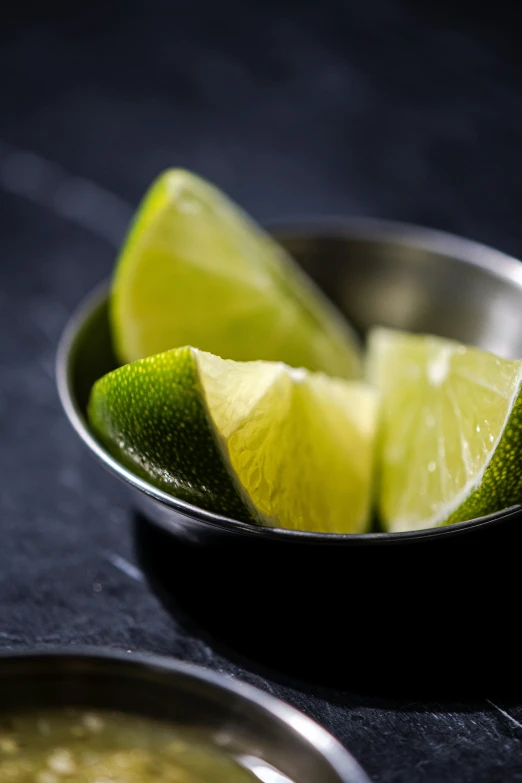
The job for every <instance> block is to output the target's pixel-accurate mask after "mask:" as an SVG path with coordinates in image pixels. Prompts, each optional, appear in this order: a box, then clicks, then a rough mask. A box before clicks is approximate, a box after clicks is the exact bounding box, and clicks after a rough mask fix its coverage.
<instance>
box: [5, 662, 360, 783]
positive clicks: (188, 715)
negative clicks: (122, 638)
mask: <svg viewBox="0 0 522 783" xmlns="http://www.w3.org/2000/svg"><path fill="white" fill-rule="evenodd" d="M0 702H1V704H0V713H1V712H9V711H13V710H23V709H45V708H52V707H66V706H69V707H80V708H82V707H84V708H90V709H109V710H118V711H124V712H131V713H134V714H139V715H146V716H150V717H152V718H156V719H160V720H164V721H169V722H172V723H176V724H181V725H184V726H190V727H193V728H197V729H198V730H200V731H201V732H202V734H203V736H205V735H206V736H208V738H209V741H213V737H214V736H216V734H219V735H220V736H221V737H223V736H226V737H227V744H226V749H227V751H228V752H230V753H231V754H232V755H234V756H237V757H241V758H247V759H250V760H252V759H257V760H259V762H260V763H259V765H258V766H259V767H260V768H261V769H262V767H263V764H262V762H265V763H266V764H267V765H270V766H271V767H273V768H274V769H275V770H277V771H278V772H279V773H281V774H282V775H285V776H286V777H287V778H288V780H289V781H291V782H292V783H317V781H321V783H369V781H368V778H367V777H366V775H365V773H364V772H363V771H362V770H361V768H360V767H359V765H358V764H357V763H356V761H355V760H354V759H353V758H352V756H351V755H350V754H349V753H348V752H347V751H346V750H345V749H344V748H343V747H342V746H341V745H340V744H339V743H338V742H337V741H336V740H335V739H334V738H333V737H332V736H331V735H330V734H328V733H327V732H326V731H325V730H324V729H322V728H321V727H320V726H318V725H317V724H316V723H314V722H313V721H312V720H310V719H309V718H307V717H306V716H305V715H303V714H302V713H300V712H298V711H297V710H294V709H293V708H292V707H289V706H288V705H286V704H284V703H283V702H280V701H279V700H277V699H274V698H273V697H272V696H268V695H267V694H265V693H263V692H261V691H259V690H257V689H256V688H252V687H251V686H248V685H245V684H243V683H239V682H236V681H234V680H232V679H228V678H225V677H223V676H221V675H217V674H214V673H211V672H208V671H207V670H205V669H202V668H200V667H195V666H190V665H187V664H183V663H179V662H177V661H171V660H166V659H162V658H158V657H155V656H147V655H142V656H140V655H132V656H131V655H126V654H125V653H118V652H114V651H112V652H110V651H100V650H93V649H92V650H91V649H88V648H87V649H85V650H78V651H75V652H74V653H71V652H70V651H56V652H55V651H45V652H40V653H28V654H22V655H14V654H13V655H2V656H0ZM274 775H275V773H274ZM260 779H261V780H262V779H264V778H262V777H261V778H260ZM275 779H277V778H275ZM282 780H284V779H283V778H282Z"/></svg>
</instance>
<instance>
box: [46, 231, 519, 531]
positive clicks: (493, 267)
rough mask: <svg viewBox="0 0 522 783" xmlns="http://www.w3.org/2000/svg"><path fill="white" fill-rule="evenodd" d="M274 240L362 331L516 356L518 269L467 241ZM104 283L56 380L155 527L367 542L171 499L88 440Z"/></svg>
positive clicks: (107, 362) (439, 237)
mask: <svg viewBox="0 0 522 783" xmlns="http://www.w3.org/2000/svg"><path fill="white" fill-rule="evenodd" d="M275 233H276V235H277V237H278V239H279V240H280V241H281V242H282V244H283V245H285V246H286V247H287V248H288V250H289V251H290V252H291V253H292V255H293V256H294V257H295V258H296V259H297V260H298V261H299V262H300V263H301V264H302V266H303V267H304V268H305V269H306V270H307V271H308V273H309V274H310V275H311V276H312V277H313V278H314V279H315V280H316V282H317V283H319V285H320V286H321V288H323V289H324V290H325V291H326V292H327V294H328V295H329V296H330V297H331V299H333V300H334V301H335V302H336V303H337V304H338V305H339V307H340V308H341V310H342V311H343V312H345V313H346V315H347V316H348V318H349V319H350V321H351V322H352V323H353V324H354V325H355V327H356V328H357V329H358V330H359V331H360V333H361V334H364V333H365V332H366V331H367V330H368V328H369V327H371V326H372V325H375V324H381V325H385V326H392V327H396V328H400V329H407V330H409V331H418V332H428V333H434V334H440V335H441V336H445V337H452V338H455V339H457V340H461V341H463V342H466V343H470V344H474V345H478V346H480V347H482V348H485V349H486V350H490V351H492V352H494V353H497V354H499V355H500V356H504V357H506V358H517V357H521V356H522V265H521V264H520V262H518V261H516V260H515V259H513V258H509V257H508V256H505V255H503V254H502V253H499V252H497V251H495V250H491V249H490V248H487V247H484V246H483V245H479V244H477V243H474V242H469V241H467V240H464V239H459V238H457V237H453V236H450V235H448V234H443V233H440V232H435V231H429V230H427V229H421V228H416V227H413V226H404V225H400V224H393V223H382V222H377V221H357V222H350V221H345V222H343V223H341V224H334V223H331V224H323V225H319V226H314V225H310V224H309V223H307V224H305V225H303V226H298V227H294V228H280V229H278V230H276V231H275ZM107 303H108V288H107V287H106V286H104V287H102V288H101V289H99V290H98V291H96V292H95V293H94V294H93V295H91V296H90V297H89V299H88V300H87V301H86V303H84V304H83V305H82V306H81V307H80V309H79V311H78V312H77V313H76V314H75V315H74V316H73V318H72V319H71V321H70V323H69V325H68V327H67V329H66V331H65V334H64V336H63V338H62V340H61V343H60V347H59V351H58V359H57V378H58V388H59V392H60V398H61V400H62V404H63V406H64V409H65V411H66V413H67V415H68V417H69V420H70V421H71V423H72V425H73V426H74V428H75V429H76V431H77V433H78V434H79V435H80V437H81V438H82V439H83V441H84V442H85V443H86V444H87V446H88V447H89V448H90V449H91V451H92V452H93V453H94V454H95V455H96V456H97V457H98V459H100V460H101V461H102V462H103V464H104V465H105V466H106V467H107V468H109V470H111V471H112V472H113V473H115V474H116V475H117V476H118V477H119V478H121V479H123V480H124V481H125V482H127V483H128V484H129V485H131V487H133V488H134V489H136V490H138V492H137V494H135V501H136V503H137V504H138V505H139V506H140V507H141V508H142V509H143V511H144V512H145V513H146V514H147V515H148V516H150V517H151V518H152V519H154V520H155V521H157V522H158V523H159V524H160V525H162V526H164V527H167V528H168V529H171V530H172V531H174V532H176V533H180V532H183V531H185V532H186V533H188V535H191V534H194V533H195V534H197V533H198V531H199V532H201V527H202V526H204V528H207V530H206V531H205V533H206V534H208V527H209V526H212V527H213V528H214V529H215V530H220V531H222V532H224V533H234V534H244V535H253V536H257V537H259V536H262V537H264V538H274V539H291V540H309V541H313V542H315V543H336V544H339V543H340V542H341V541H343V540H344V541H349V542H353V541H354V540H355V539H361V538H362V539H366V540H370V539H369V537H368V535H363V536H360V535H352V534H345V535H339V534H328V533H307V532H301V531H295V530H283V529H274V528H262V527H259V526H255V525H250V524H248V523H242V522H238V521H237V520H234V519H228V518H226V517H223V516H220V515H218V514H214V513H212V512H211V511H206V510H205V509H201V508H198V507H196V506H193V505H191V504H189V503H186V502H185V501H183V500H178V499H177V498H174V497H172V496H171V495H169V494H167V493H166V492H163V491H161V490H159V489H156V487H154V486H152V485H151V484H149V483H148V482H146V481H144V480H143V479H141V478H139V477H138V476H136V475H134V474H133V473H132V472H131V471H130V470H128V469H127V468H126V467H124V466H123V465H121V464H120V463H119V462H117V461H116V460H115V459H114V458H113V457H112V456H111V455H110V454H109V453H108V452H107V451H106V450H105V449H104V448H103V447H102V446H101V445H100V444H99V443H98V442H97V441H96V439H95V438H94V437H93V436H92V434H91V433H90V431H89V429H88V427H87V424H86V420H85V407H86V403H87V399H88V395H89V391H90V389H91V387H92V385H93V383H94V381H95V380H96V379H97V378H99V377H100V376H101V375H103V374H104V373H105V372H108V371H109V370H111V369H114V367H115V366H117V363H116V359H115V358H114V355H113V352H112V346H111V338H110V332H109V324H108V310H107ZM521 512H522V506H520V505H519V506H516V507H513V508H510V509H507V510H503V511H501V512H499V513H497V514H492V515H490V516H488V517H483V518H481V519H475V520H471V521H469V522H463V523H460V524H457V525H451V526H448V527H442V528H436V529H434V530H421V531H413V532H407V533H393V534H379V533H377V534H373V535H372V536H371V538H372V539H374V540H382V539H394V540H399V539H403V540H405V539H411V538H424V537H434V536H447V535H453V534H455V533H457V532H465V531H469V530H470V529H472V528H475V527H477V526H479V525H484V524H487V523H492V522H497V521H498V520H500V519H503V518H506V517H508V516H512V515H513V514H520V513H521Z"/></svg>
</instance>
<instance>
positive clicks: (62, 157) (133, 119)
mask: <svg viewBox="0 0 522 783" xmlns="http://www.w3.org/2000/svg"><path fill="white" fill-rule="evenodd" d="M516 5H517V4H516V3H502V2H501V3H495V5H494V7H491V6H488V7H487V8H486V7H484V9H483V10H481V7H480V4H478V3H462V2H460V3H459V2H456V3H450V2H447V1H444V2H434V0H423V2H422V3H420V2H415V0H365V2H354V0H291V1H289V0H280V1H279V2H277V0H248V2H241V0H224V1H223V2H219V3H212V2H208V1H205V0H185V1H181V2H180V1H179V0H172V2H161V1H160V0H151V1H150V2H148V3H145V2H142V3H136V2H115V1H114V0H113V1H112V2H106V3H103V4H102V3H89V4H87V3H81V2H80V3H79V4H72V5H69V6H68V7H66V6H64V8H66V10H60V9H61V6H60V5H59V4H58V3H46V4H36V5H34V6H32V5H30V4H29V5H27V4H25V3H22V4H21V5H20V6H17V7H15V8H13V7H12V6H11V8H10V9H9V11H8V12H7V16H5V15H4V20H3V23H2V25H1V28H0V41H1V49H0V66H1V70H2V75H3V78H2V82H3V90H2V107H1V110H0V139H1V140H2V142H3V143H4V144H12V145H16V146H19V147H21V148H23V149H27V150H31V151H32V152H34V153H37V154H39V155H41V156H43V157H45V158H46V159H48V160H50V161H53V162H57V163H60V164H61V165H63V166H64V167H65V168H66V169H67V170H68V172H70V173H71V174H72V175H74V176H76V177H83V178H86V179H87V180H89V182H90V183H92V184H96V185H97V186H99V187H102V188H105V189H108V190H109V191H110V192H111V193H113V194H115V195H117V196H118V197H120V198H122V199H125V200H126V201H127V202H128V203H130V204H132V205H134V204H136V202H137V200H138V199H139V197H140V196H141V194H142V193H143V191H144V189H145V188H146V187H147V185H148V183H149V182H150V180H151V178H152V177H153V176H154V175H156V174H157V173H158V172H159V171H160V170H161V169H163V168H165V167H167V166H172V165H181V166H185V167H188V168H192V169H195V170H196V171H198V172H199V173H201V174H203V175H204V176H205V177H208V178H210V179H211V180H213V181H215V182H216V183H217V184H218V185H220V186H221V187H223V188H225V189H226V190H227V191H228V192H229V193H230V194H231V195H232V196H233V197H234V198H235V199H237V200H238V201H239V202H240V203H241V204H243V205H244V206H245V207H246V208H247V209H248V210H250V211H251V212H252V213H253V214H254V215H255V216H256V217H257V218H259V219H261V220H269V219H271V218H274V217H275V218H280V217H282V216H285V215H295V214H316V213H321V214H332V213H336V214H347V213H349V214H364V215H376V216H382V217H391V218H398V219H402V220H409V221H415V222H419V223H424V224H428V225H431V226H436V227H440V228H444V229H448V230H451V231H456V232H460V233H462V234H465V235H467V236H472V237H476V238H479V239H482V240H484V241H486V242H490V243H495V244H497V245H499V246H501V247H502V248H503V249H505V250H508V251H511V252H514V253H519V254H520V255H522V233H521V228H520V219H519V204H520V203H521V201H522V199H521V196H522V185H521V182H522V180H521V177H520V174H519V172H520V170H521V163H522V151H521V143H520V140H521V133H522V107H521V84H522V81H521V67H522V56H521V54H520V45H519V40H518V35H517V30H518V24H517V22H518V16H519V15H518V13H517V9H516ZM4 14H5V12H4ZM2 150H3V152H4V153H5V152H6V150H5V149H4V147H2ZM13 176H14V175H13V172H12V171H11V170H10V169H9V167H8V171H7V174H6V172H5V169H4V168H2V171H1V182H2V190H6V189H10V190H11V191H13V190H16V189H17V184H16V182H15V183H13V181H12V179H13ZM24 176H28V172H27V171H25V174H24V175H23V176H22V179H23V178H24ZM14 178H15V179H16V176H15V177H14ZM6 180H7V181H6ZM26 186H27V188H28V190H30V188H29V186H28V185H27V184H26ZM23 187H24V183H23V182H19V183H18V189H19V190H22V189H23ZM21 195H22V196H23V195H24V194H23V193H21ZM26 195H29V193H27V194H26ZM33 195H35V194H33ZM47 195H49V196H50V195H51V194H50V193H49V194H47V193H46V191H45V189H44V190H43V191H42V192H41V193H39V194H38V198H39V199H40V200H43V199H45V198H46V196H47ZM73 195H74V194H73ZM76 195H77V196H78V194H77V193H76ZM83 195H84V201H88V199H87V195H86V194H83ZM61 198H62V199H63V200H67V199H66V197H65V196H64V195H63V193H62V196H61ZM92 198H93V199H94V196H92ZM58 201H60V197H59V199H58ZM48 206H49V209H50V211H52V210H53V209H54V210H55V211H56V209H58V211H60V210H67V206H66V205H64V204H61V206H60V204H59V205H58V207H57V206H56V204H53V203H49V205H48ZM120 206H122V205H120ZM69 209H70V211H71V212H73V213H76V212H82V210H83V212H84V213H88V212H89V209H90V210H91V211H93V210H94V209H95V205H94V204H93V203H90V202H89V203H83V205H82V204H81V203H80V199H79V198H78V203H74V199H73V203H72V204H69ZM71 217H75V214H73V215H72V216H71ZM76 217H77V215H76ZM80 217H81V216H80ZM124 217H125V213H124V210H123V214H120V215H118V214H117V210H116V212H115V213H114V215H113V220H114V227H113V228H112V233H113V234H115V235H117V234H118V230H119V229H120V223H118V219H119V220H120V222H121V221H122V220H123V219H124ZM84 219H86V220H89V215H88V214H87V215H85V214H84ZM91 220H93V218H92V216H91ZM109 222H110V221H109ZM30 223H31V220H30V216H29V215H28V216H27V220H26V221H24V224H25V225H29V224H30ZM101 231H105V232H107V231H108V232H109V233H110V232H111V229H110V228H109V229H107V228H106V226H105V223H104V228H103V229H101Z"/></svg>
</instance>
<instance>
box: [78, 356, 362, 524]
mask: <svg viewBox="0 0 522 783" xmlns="http://www.w3.org/2000/svg"><path fill="white" fill-rule="evenodd" d="M376 407H377V397H376V394H375V392H374V390H373V389H372V388H370V387H369V386H367V385H365V384H363V383H361V382H356V381H352V382H350V381H342V380H339V379H333V378H328V377H326V376H324V375H322V374H314V373H309V372H307V371H306V370H303V369H295V368H291V367H288V366H287V365H284V364H282V363H271V362H261V361H257V362H246V363H243V362H235V361H231V360H223V359H220V358H218V357H216V356H213V355H210V354H208V353H205V352H202V351H198V350H196V349H194V348H180V349H175V350H172V351H168V352H166V353H163V354H160V355H156V356H152V357H148V358H146V359H143V360H140V361H137V362H134V363H132V364H128V365H126V366H124V367H121V368H119V369H118V370H115V371H114V372H112V373H109V374H108V375H106V376H104V377H103V378H102V379H100V380H99V381H98V382H97V383H96V384H95V386H94V388H93V391H92V394H91V399H90V402H89V420H90V424H91V427H92V429H93V431H94V432H95V434H96V435H97V437H98V438H99V440H100V441H101V442H102V443H103V444H104V445H105V446H106V448H107V449H108V450H109V451H110V452H111V453H112V454H113V455H114V456H115V457H116V458H117V459H118V460H119V461H121V462H122V463H123V464H125V465H127V466H128V467H129V468H130V469H131V470H133V471H134V472H135V473H137V474H138V475H140V476H142V477H144V478H146V479H147V480H148V481H150V482H151V483H153V484H155V485H156V486H158V487H160V488H161V489H163V490H165V491H167V492H169V493H171V494H172V495H175V496H176V497H179V498H181V499H183V500H186V501H188V502H190V503H192V504H195V505H198V506H200V507H202V508H205V509H208V510H211V511H214V512H216V513H218V514H222V515H225V516H228V517H233V518H235V519H239V520H243V521H253V522H258V523H261V524H265V525H270V526H275V527H285V528H293V529H296V530H313V531H318V532H330V533H333V532H335V533H354V532H364V531H365V530H366V529H367V527H368V524H369V520H370V510H371V490H372V472H373V454H374V435H375V424H376Z"/></svg>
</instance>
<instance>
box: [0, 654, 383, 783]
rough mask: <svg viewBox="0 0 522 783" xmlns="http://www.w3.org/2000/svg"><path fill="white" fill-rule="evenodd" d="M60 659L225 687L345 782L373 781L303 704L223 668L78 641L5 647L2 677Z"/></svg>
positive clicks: (0, 662)
mask: <svg viewBox="0 0 522 783" xmlns="http://www.w3.org/2000/svg"><path fill="white" fill-rule="evenodd" d="M60 660H63V661H66V662H73V663H74V662H76V663H81V662H82V661H86V660H89V661H92V660H95V661H97V662H98V663H100V664H101V663H107V662H109V663H111V662H112V663H115V664H121V665H122V666H123V668H124V669H126V670H131V669H134V670H135V671H137V672H138V673H139V672H140V670H141V671H154V672H157V673H159V674H160V675H162V676H166V677H168V676H169V675H171V674H176V675H181V677H183V678H184V679H186V678H188V679H194V680H198V681H199V682H203V683H204V684H205V685H207V686H209V687H210V688H211V689H213V690H217V691H221V693H224V694H225V696H226V698H227V699H228V697H229V696H230V695H233V696H236V697H239V699H240V700H241V701H242V702H243V703H248V705H249V706H251V705H254V706H255V707H256V708H258V709H261V710H262V711H263V712H265V713H267V714H268V715H269V717H270V719H271V720H275V721H276V722H279V723H282V724H283V725H284V727H285V729H286V730H287V731H290V732H294V733H296V734H297V735H298V736H299V739H300V740H301V741H302V742H303V743H305V744H306V745H308V746H309V747H311V748H313V749H314V750H315V751H316V752H317V753H318V754H319V755H320V756H321V757H322V758H324V759H325V760H326V761H327V763H328V764H329V765H330V766H331V768H332V770H333V771H334V772H335V773H336V774H337V775H338V776H339V780H340V781H343V783H345V782H346V783H370V781H369V778H368V777H367V775H366V773H365V772H364V770H363V768H362V767H361V766H360V764H359V762H358V761H357V760H356V759H355V758H354V756H352V754H351V753H350V751H349V750H347V749H346V748H345V747H344V746H343V745H341V743H340V742H339V741H338V740H337V739H335V737H334V736H333V735H332V734H330V732H328V731H327V730H326V729H325V728H324V727H323V726H321V725H320V724H319V723H317V722H316V721H315V720H313V719H312V718H309V717H308V716H307V715H305V714H304V713H302V712H301V711H300V710H298V709H296V708H295V707H292V706H291V705H290V704H287V703H286V702H285V701H283V700H282V699H279V698H277V697H276V696H272V695H271V694H269V693H265V691H263V690H261V689H260V688H257V687H255V686H254V685H250V684H249V683H246V682H243V681H241V680H237V679H236V678H235V677H233V676H232V675H230V676H228V675H225V674H220V673H218V672H215V671H211V670H209V669H207V668H205V667H203V666H198V665H196V664H193V663H185V662H184V661H179V660H177V659H176V658H168V657H167V656H162V655H156V654H154V653H144V652H137V653H134V652H133V653H132V654H130V655H129V654H128V653H126V652H125V651H124V650H123V649H122V650H118V649H113V648H108V647H93V646H90V645H78V646H76V645H75V647H74V649H71V648H70V647H62V646H57V647H55V646H52V647H42V648H38V647H37V648H34V649H30V650H20V651H5V650H1V651H0V681H1V679H2V668H3V667H4V665H5V664H17V663H20V664H22V665H24V664H28V665H29V664H30V663H31V662H34V663H42V662H46V661H55V662H59V661H60ZM116 677H117V675H116ZM0 710H1V708H0ZM167 722H168V720H167Z"/></svg>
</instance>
